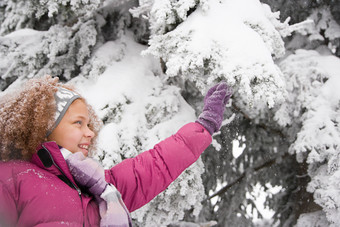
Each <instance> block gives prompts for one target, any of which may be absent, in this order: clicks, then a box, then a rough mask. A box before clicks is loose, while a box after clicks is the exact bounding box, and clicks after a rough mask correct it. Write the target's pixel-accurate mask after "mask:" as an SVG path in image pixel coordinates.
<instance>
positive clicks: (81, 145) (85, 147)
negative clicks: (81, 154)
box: [78, 144, 89, 150]
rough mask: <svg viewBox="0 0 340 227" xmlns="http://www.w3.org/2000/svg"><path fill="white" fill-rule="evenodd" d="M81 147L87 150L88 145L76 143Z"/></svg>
mask: <svg viewBox="0 0 340 227" xmlns="http://www.w3.org/2000/svg"><path fill="white" fill-rule="evenodd" d="M78 146H79V147H80V148H81V149H85V150H88V149H89V145H86V144H80V145H78Z"/></svg>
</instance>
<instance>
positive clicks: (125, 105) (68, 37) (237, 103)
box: [0, 0, 340, 227]
mask: <svg viewBox="0 0 340 227" xmlns="http://www.w3.org/2000/svg"><path fill="white" fill-rule="evenodd" d="M264 3H267V4H269V5H270V6H269V5H267V4H264ZM339 5H340V4H339V1H338V0H328V1H326V0H324V1H314V0H309V1H305V0H304V1H302V0H301V1H300V0H299V1H290V0H280V1H265V0H262V3H260V1H256V0H255V1H254V0H223V1H218V0H180V1H178V0H164V1H153V0H139V1H135V0H120V1H111V0H105V1H99V0H88V1H79V0H78V1H77V0H72V1H70V0H65V1H55V0H39V1H38V0H27V1H15V0H5V1H2V2H1V3H0V34H1V36H0V90H1V92H0V97H1V96H2V95H3V94H5V93H6V92H8V91H10V90H13V89H15V88H16V87H17V86H19V85H20V84H21V83H22V82H23V81H25V80H27V79H29V78H32V77H39V76H42V75H45V74H51V75H53V76H58V77H59V78H60V79H61V80H63V81H65V82H69V83H73V84H75V85H76V86H77V87H78V88H79V89H80V91H81V92H82V93H83V94H84V96H85V97H86V98H87V99H88V101H89V102H90V103H91V104H92V105H93V106H94V108H95V110H96V111H97V113H98V114H99V116H100V118H101V119H102V121H103V130H102V132H101V134H100V136H99V146H98V152H97V154H96V156H95V158H97V159H98V160H100V161H101V162H102V163H103V165H104V166H105V167H112V166H113V165H115V164H117V163H119V162H120V161H122V160H123V159H125V158H130V157H134V156H135V155H137V154H138V153H140V152H142V151H144V150H146V149H148V148H152V146H153V145H154V144H156V143H157V142H158V141H160V140H161V139H164V138H166V137H168V136H169V135H171V134H172V133H174V132H175V131H176V130H177V129H178V128H179V127H180V126H181V125H183V124H184V123H186V122H189V121H194V120H195V119H196V116H197V115H198V114H199V113H200V111H201V109H202V105H203V103H202V101H203V95H204V94H205V92H206V90H207V88H209V87H210V86H212V85H213V84H215V83H216V82H218V81H221V80H225V81H227V83H228V84H229V85H230V86H232V87H233V90H234V95H233V97H232V100H231V102H230V103H229V107H230V108H228V109H227V112H226V113H225V119H226V120H225V121H224V122H223V127H222V129H221V131H220V132H219V133H217V134H216V135H214V137H213V143H212V145H211V146H210V147H209V148H208V149H207V151H205V152H204V154H203V155H202V158H200V159H199V160H198V162H197V163H195V164H194V165H193V166H192V167H190V168H189V169H188V170H186V171H185V172H184V173H183V174H182V175H181V176H180V177H179V179H178V180H176V181H175V182H174V183H173V184H171V185H170V187H169V188H168V189H167V190H166V191H165V192H163V193H161V194H160V195H159V196H157V197H156V198H155V199H154V200H152V201H151V202H150V203H149V204H148V205H146V206H145V207H143V208H141V209H139V210H138V211H136V212H134V213H133V214H132V216H133V219H134V223H135V225H136V226H167V225H168V226H173V227H174V226H188V225H189V226H190V225H192V226H200V225H201V226H203V225H205V226H212V225H214V224H215V221H216V222H217V226H252V225H258V226H260V225H261V223H257V224H255V223H254V220H253V219H254V217H256V216H257V218H259V219H265V217H264V215H263V214H261V211H262V209H260V207H258V203H257V202H256V201H257V199H258V194H257V193H258V191H259V190H261V191H264V192H265V193H266V195H267V196H266V197H267V198H266V202H265V205H266V207H267V208H270V209H272V210H273V211H274V216H273V220H270V221H268V222H266V221H264V222H263V223H262V224H263V225H265V224H267V225H272V224H273V223H277V224H278V225H279V226H293V225H295V224H297V226H339V225H340V223H339V219H338V218H337V217H338V216H339V213H340V211H339V210H338V207H340V200H339V199H338V198H340V197H339V196H338V195H337V194H338V193H337V192H338V191H339V190H340V186H339V184H338V181H339V177H338V176H337V175H338V174H339V167H338V166H339V160H340V159H339V153H340V150H339V148H340V141H339V138H340V135H339V133H340V130H339V121H340V119H339V116H340V115H339V110H340V93H339V89H337V85H338V84H339V82H340V81H339V79H338V78H339V75H340V71H339V68H340V60H339V58H338V57H339V56H340V54H339V51H340V41H339V40H340V25H339V24H340V21H339V20H340V8H339ZM277 11H280V12H277ZM236 141H237V142H238V143H236ZM237 144H239V145H237ZM238 146H240V147H241V148H239V149H242V151H241V152H240V154H238V155H235V153H234V152H235V150H236V149H237V148H238ZM273 187H277V188H278V189H279V192H273V190H272V188H273ZM183 220H184V221H183ZM194 223H196V224H194ZM200 223H201V224H200ZM203 223H204V224H203Z"/></svg>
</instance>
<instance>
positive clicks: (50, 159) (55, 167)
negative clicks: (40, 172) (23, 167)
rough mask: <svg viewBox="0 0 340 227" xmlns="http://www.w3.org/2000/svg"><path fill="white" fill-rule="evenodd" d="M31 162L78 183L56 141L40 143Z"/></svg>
mask: <svg viewBox="0 0 340 227" xmlns="http://www.w3.org/2000/svg"><path fill="white" fill-rule="evenodd" d="M31 162H32V163H33V164H35V165H37V166H38V167H40V168H42V169H44V170H47V171H48V172H50V173H52V174H54V175H56V176H59V175H64V176H65V177H67V178H68V179H69V180H70V181H71V182H72V183H73V184H76V183H75V181H74V179H73V177H72V174H71V172H70V169H69V168H68V165H67V163H66V161H65V159H64V157H63V155H62V154H61V151H60V148H59V146H58V145H57V144H56V142H54V141H51V142H45V143H42V144H40V145H39V146H38V147H37V149H36V152H35V153H34V154H33V156H32V159H31Z"/></svg>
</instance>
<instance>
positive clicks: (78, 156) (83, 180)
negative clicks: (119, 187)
mask: <svg viewBox="0 0 340 227" xmlns="http://www.w3.org/2000/svg"><path fill="white" fill-rule="evenodd" d="M66 163H67V165H68V166H69V168H70V171H71V174H72V176H73V178H74V180H75V181H76V182H77V184H79V185H81V186H83V187H85V188H87V189H88V190H89V192H90V193H92V194H93V195H97V196H100V195H101V194H102V192H103V191H104V190H105V188H106V185H107V182H106V181H105V174H104V169H103V167H102V166H101V165H100V164H99V163H98V162H97V161H96V160H94V159H92V158H88V157H85V156H84V155H83V153H82V152H76V153H73V154H70V155H69V156H68V157H67V159H66Z"/></svg>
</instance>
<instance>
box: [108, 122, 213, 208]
mask: <svg viewBox="0 0 340 227" xmlns="http://www.w3.org/2000/svg"><path fill="white" fill-rule="evenodd" d="M211 140H212V139H211V135H210V134H209V132H208V131H206V129H204V128H203V126H201V125H200V124H198V123H189V124H186V125H185V126H183V127H182V128H181V129H180V130H179V131H178V132H177V133H176V134H174V135H172V136H170V137H168V138H167V139H165V140H163V141H161V142H160V143H158V144H157V145H155V146H154V148H153V149H150V150H148V151H145V152H143V153H141V154H140V155H138V156H136V157H135V158H131V159H126V160H124V161H123V162H121V163H120V164H118V165H116V166H114V167H113V168H111V169H110V170H106V172H105V174H106V180H107V181H108V182H110V183H112V184H114V185H115V186H116V188H117V189H118V191H119V192H120V193H121V194H122V197H123V200H124V202H125V204H126V206H127V208H128V209H129V211H130V212H132V211H134V210H136V209H138V208H140V207H142V206H143V205H145V204H146V203H148V202H149V201H150V200H152V199H153V198H154V197H155V196H156V195H158V194H159V193H160V192H162V191H163V190H165V189H166V188H167V187H168V186H169V184H170V183H171V182H173V181H174V180H175V179H176V178H177V177H178V176H179V175H180V174H181V173H182V172H183V171H184V170H185V169H186V168H187V167H189V166H190V165H191V164H193V163H194V162H195V161H196V160H197V159H198V157H199V156H200V154H201V153H202V152H203V151H204V150H205V149H206V148H207V147H208V146H209V144H210V143H211Z"/></svg>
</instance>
